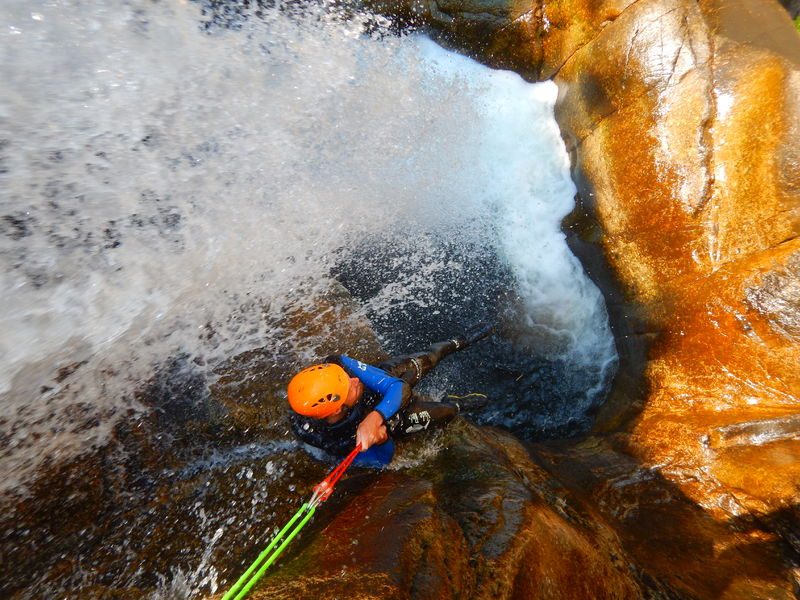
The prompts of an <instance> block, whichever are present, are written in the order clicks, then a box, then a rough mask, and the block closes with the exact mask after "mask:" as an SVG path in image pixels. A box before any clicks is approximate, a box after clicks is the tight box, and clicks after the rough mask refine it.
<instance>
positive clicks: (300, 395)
mask: <svg viewBox="0 0 800 600" xmlns="http://www.w3.org/2000/svg"><path fill="white" fill-rule="evenodd" d="M349 390H350V376H349V375H348V374H347V372H346V371H345V370H344V369H343V368H342V367H340V366H339V365H334V364H331V363H324V364H321V365H312V366H310V367H308V368H306V369H303V370H302V371H300V372H299V373H298V374H297V375H295V376H294V377H292V380H291V381H290V382H289V404H290V405H291V407H292V409H293V410H294V411H295V412H296V413H299V414H301V415H305V416H306V417H314V418H315V419H324V418H325V417H327V416H330V415H332V414H333V413H335V412H336V411H337V410H338V408H339V406H340V405H341V404H342V402H344V401H345V400H346V399H347V392H348V391H349Z"/></svg>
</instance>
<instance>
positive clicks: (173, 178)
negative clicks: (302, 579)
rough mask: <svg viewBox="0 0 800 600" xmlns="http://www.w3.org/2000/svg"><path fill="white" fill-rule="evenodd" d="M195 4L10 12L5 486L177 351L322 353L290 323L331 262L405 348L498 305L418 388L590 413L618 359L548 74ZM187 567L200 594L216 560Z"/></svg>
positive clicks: (102, 429)
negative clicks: (223, 24) (588, 259)
mask: <svg viewBox="0 0 800 600" xmlns="http://www.w3.org/2000/svg"><path fill="white" fill-rule="evenodd" d="M202 20H203V17H202V16H201V14H200V8H199V6H198V5H197V4H191V3H190V4H185V3H179V2H160V3H152V2H144V1H142V2H136V1H133V0H131V1H123V0H119V1H112V0H107V1H104V2H93V3H84V2H78V1H74V2H70V1H66V0H65V1H52V2H49V1H44V0H39V1H35V2H31V1H30V0H24V1H23V0H8V1H6V2H4V3H3V6H2V7H0V53H2V62H1V63H0V78H2V81H3V84H2V87H0V182H1V183H2V188H1V189H0V262H2V266H3V268H2V273H1V274H0V277H2V279H1V280H0V294H2V302H3V306H4V311H3V313H2V316H0V320H1V321H0V327H2V334H1V335H0V355H1V356H2V361H0V394H2V400H1V401H2V405H3V413H2V417H0V472H2V474H3V478H2V489H3V491H4V492H5V493H12V492H13V493H19V490H21V489H24V487H25V485H26V483H27V482H28V481H29V480H31V479H35V477H36V475H37V473H38V472H39V470H40V469H41V467H42V465H43V464H48V465H52V464H53V463H57V462H58V461H61V460H67V459H69V458H70V457H73V456H77V455H80V454H81V453H83V452H86V451H88V450H89V449H90V448H97V447H100V446H102V445H103V444H105V443H106V442H107V441H108V440H109V438H110V436H111V432H112V430H113V428H114V427H115V425H117V424H119V423H120V422H121V421H124V420H126V419H132V418H133V417H132V416H131V415H134V414H136V412H137V411H140V410H144V409H143V407H141V406H139V405H138V403H137V401H136V400H135V392H136V391H137V390H138V389H140V388H141V387H142V386H143V384H144V383H145V382H147V381H150V380H151V378H152V377H153V374H154V373H155V372H157V370H158V369H159V365H163V364H164V363H166V362H167V361H168V360H170V358H171V357H175V356H180V357H182V360H183V361H185V362H186V363H189V364H191V365H192V369H193V370H194V372H199V373H200V374H201V381H202V382H203V383H202V385H203V386H207V385H208V384H209V383H210V382H212V381H213V380H214V370H215V369H216V368H217V367H218V366H219V365H220V364H222V363H223V362H224V361H225V360H227V359H229V358H231V357H233V356H235V355H237V354H240V353H242V352H245V351H248V350H251V349H254V348H261V349H263V350H262V351H263V352H265V353H266V354H267V355H270V356H272V357H273V359H274V361H275V362H279V361H283V360H286V358H285V357H287V356H288V357H290V359H291V360H293V361H301V360H309V359H311V358H313V356H312V354H313V353H312V352H311V351H310V350H309V349H310V348H312V347H313V340H309V339H307V338H303V337H301V336H297V335H295V332H293V331H292V330H291V329H287V328H286V327H285V326H284V325H279V324H278V323H280V316H281V315H284V314H285V313H286V312H287V311H289V310H293V309H298V308H300V309H302V308H304V307H307V308H309V309H311V307H313V306H314V305H315V303H316V302H317V299H318V298H319V297H320V296H321V295H324V294H325V293H326V292H327V291H328V290H329V289H330V288H331V285H332V282H333V280H334V279H337V280H338V281H340V282H341V283H343V284H344V285H345V287H347V288H348V289H349V291H350V292H351V293H352V294H353V296H354V297H355V298H356V299H357V300H358V301H359V302H360V306H361V309H360V310H359V311H358V312H357V313H356V315H355V317H361V316H364V315H366V316H368V317H369V318H370V320H371V321H372V322H373V324H374V326H375V329H376V331H377V332H378V334H379V336H380V337H381V338H382V339H383V341H384V342H385V345H386V347H387V348H388V349H389V350H411V349H413V346H420V345H422V344H423V342H428V341H434V340H435V339H436V338H438V337H440V336H446V335H449V334H451V333H456V332H455V331H453V329H455V328H458V327H464V326H466V325H469V324H470V323H471V322H473V321H475V320H477V319H478V318H490V319H492V320H495V321H498V322H501V323H502V328H501V329H502V335H501V336H499V339H497V340H495V341H494V342H493V343H492V345H487V346H486V349H485V350H483V351H482V354H479V355H475V356H479V357H480V360H479V361H478V362H479V363H480V365H481V366H480V368H477V369H462V370H461V371H458V370H457V367H452V368H451V370H449V371H448V370H447V369H445V370H443V371H442V374H437V376H438V379H436V378H434V379H433V380H432V383H431V384H430V386H431V387H432V388H433V389H434V390H435V391H436V390H446V389H448V388H450V387H452V386H453V385H455V384H456V383H458V382H461V383H463V384H464V385H465V386H467V387H469V386H484V387H483V388H482V389H490V390H491V391H492V394H493V395H494V396H495V398H496V400H497V402H496V404H495V405H493V406H491V407H489V409H487V410H486V411H485V412H484V413H482V414H481V415H479V418H480V419H481V420H483V421H488V422H492V423H497V424H501V425H506V426H509V427H512V428H514V429H515V430H518V431H520V432H522V433H523V434H530V435H535V434H536V432H540V433H541V432H548V431H550V432H552V431H558V430H559V427H561V426H563V425H564V424H566V423H572V424H573V425H575V426H578V427H579V426H583V425H585V424H586V423H587V422H588V420H587V417H586V414H587V412H588V411H589V410H590V409H591V408H592V407H593V406H596V405H597V403H598V402H600V401H601V399H602V394H603V391H604V388H605V386H606V384H607V382H608V380H609V378H610V376H611V374H612V372H613V368H614V365H615V360H616V357H615V352H614V347H613V340H612V338H611V334H610V331H609V329H608V325H607V318H606V315H605V308H604V305H603V302H602V298H601V296H600V294H599V293H598V291H597V290H596V288H595V287H594V286H593V285H592V284H591V283H590V282H589V280H588V279H587V278H586V277H585V275H584V274H583V272H582V270H581V268H580V265H579V263H578V262H577V260H576V259H575V258H574V257H573V256H572V255H571V254H570V252H569V250H568V249H567V246H566V243H565V241H564V236H563V234H562V233H561V231H560V221H561V219H562V218H563V217H564V216H565V215H566V214H567V213H568V212H569V211H570V210H571V209H572V206H573V196H574V192H575V190H574V187H573V185H572V183H571V181H570V179H569V171H568V167H569V165H568V158H567V156H566V153H565V151H564V148H563V145H562V143H561V140H560V137H559V133H558V128H557V126H556V124H555V121H554V120H553V117H552V106H553V103H554V101H555V92H556V90H555V86H554V85H553V84H550V83H547V84H537V85H531V84H527V83H525V82H523V81H522V80H521V79H520V78H519V77H517V76H515V75H513V74H509V73H502V72H496V71H491V70H489V69H487V68H484V67H481V66H479V65H477V64H475V63H473V62H471V61H469V60H468V59H466V58H463V57H460V56H456V55H453V54H451V53H447V52H445V51H444V50H442V49H440V48H438V47H437V46H436V45H434V44H433V43H432V42H430V41H428V40H427V39H425V38H424V37H418V36H405V37H397V36H393V35H390V34H389V33H388V29H387V28H386V26H387V24H386V23H385V22H383V21H382V20H381V19H380V18H378V17H375V16H373V15H366V14H360V13H357V12H356V13H352V12H349V13H348V14H347V17H346V18H345V15H344V14H343V12H342V11H340V10H336V9H334V8H333V6H332V5H325V4H324V3H323V4H320V5H313V6H304V7H302V8H301V7H298V6H297V5H296V4H295V5H291V7H290V5H281V4H275V5H273V6H272V7H270V8H264V7H262V8H261V9H260V10H259V14H258V18H250V19H246V20H244V21H238V22H237V27H236V28H234V29H235V30H231V29H227V28H217V27H210V28H209V27H202V26H201V25H200V23H201V21H202ZM367 32H371V33H367ZM347 350H348V349H347V348H341V351H347ZM452 369H456V370H452ZM467 371H469V372H467ZM487 380H490V381H488V383H487ZM464 382H466V383H464ZM486 386H488V388H487V387H486ZM166 401H167V402H169V401H170V398H169V397H168V398H167V399H166ZM190 408H191V407H190ZM254 442H258V443H267V442H265V441H264V440H254ZM268 443H272V442H271V441H270V442H268ZM280 472H282V471H281V470H280V469H278V470H277V473H278V474H279V473H280ZM276 477H277V475H276ZM217 516H218V518H219V521H218V522H213V523H212V522H209V523H207V524H206V522H205V520H206V513H203V525H202V527H201V528H200V529H202V530H205V531H208V532H209V533H208V535H207V539H208V540H214V541H213V543H212V542H209V543H210V544H211V546H213V544H214V543H216V540H218V539H219V536H218V533H217V532H218V527H217V526H218V525H219V523H220V522H224V521H225V518H226V516H225V515H224V514H219V515H217ZM214 536H217V537H214ZM206 558H207V557H206ZM200 560H201V559H200V557H197V561H200ZM203 560H204V561H205V562H207V560H206V559H203ZM197 561H196V562H197ZM205 562H203V564H205ZM195 566H196V569H194V570H193V571H192V572H194V573H195V576H192V577H189V579H188V587H189V588H190V589H191V590H195V591H196V590H199V589H203V588H204V586H209V585H211V583H210V582H211V581H212V579H213V578H209V576H208V575H207V573H206V571H204V569H206V567H207V565H206V566H202V565H201V566H197V565H195ZM201 567H202V568H201ZM168 573H169V571H168V570H165V571H163V574H164V575H168ZM203 573H206V574H205V575H203V576H201V575H202V574H203ZM206 589H207V588H206Z"/></svg>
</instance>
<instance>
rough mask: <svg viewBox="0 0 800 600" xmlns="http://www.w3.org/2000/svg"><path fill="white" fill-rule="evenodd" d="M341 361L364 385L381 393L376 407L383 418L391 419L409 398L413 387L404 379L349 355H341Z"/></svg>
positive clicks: (339, 357)
mask: <svg viewBox="0 0 800 600" xmlns="http://www.w3.org/2000/svg"><path fill="white" fill-rule="evenodd" d="M337 358H338V359H339V363H340V364H341V365H342V367H344V369H345V370H346V371H347V372H348V373H350V374H351V375H352V376H353V377H358V379H360V380H361V383H363V384H364V386H365V387H366V388H367V389H369V390H371V391H373V392H375V393H376V394H380V395H381V396H382V399H381V401H380V402H378V405H377V406H376V407H375V410H377V411H378V412H379V413H380V414H381V416H382V417H383V420H384V421H386V420H389V419H391V418H392V417H393V416H395V415H396V414H397V411H399V410H400V409H401V408H402V407H403V401H404V400H406V399H407V398H409V396H410V394H411V388H410V387H409V385H408V384H407V383H405V382H404V381H403V380H402V379H397V378H396V377H392V376H391V375H389V374H388V373H387V372H386V371H382V370H381V369H379V368H377V367H373V366H371V365H368V364H365V363H362V362H361V361H358V360H353V359H352V358H350V357H349V356H344V355H339V356H338V357H337Z"/></svg>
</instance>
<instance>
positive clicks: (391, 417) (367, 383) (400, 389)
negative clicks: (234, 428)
mask: <svg viewBox="0 0 800 600" xmlns="http://www.w3.org/2000/svg"><path fill="white" fill-rule="evenodd" d="M492 332H493V328H492V326H491V325H487V324H483V323H481V324H479V325H476V326H474V327H472V328H471V329H469V330H468V331H467V332H466V333H464V335H462V336H460V337H457V338H454V339H451V340H447V341H444V342H439V343H437V344H433V345H432V346H431V347H430V348H428V350H427V351H425V352H419V353H416V354H410V355H404V356H398V357H393V358H390V359H388V360H386V361H384V362H381V363H379V364H377V365H375V366H373V365H368V364H366V363H363V362H361V361H358V360H354V359H352V358H350V357H348V356H345V355H343V354H342V355H334V356H330V357H328V358H327V359H326V360H325V362H323V363H320V364H315V365H312V366H310V367H307V368H306V369H303V370H302V371H300V372H299V373H297V374H296V375H295V376H294V377H293V378H292V380H291V381H290V382H289V386H288V396H289V405H290V406H291V408H292V410H293V412H292V413H291V415H290V420H291V423H292V429H293V430H294V432H295V434H296V435H297V437H298V438H300V439H301V440H302V441H303V442H305V443H306V444H308V445H310V446H313V447H315V448H319V449H321V450H323V451H325V452H327V453H328V454H330V455H332V456H334V457H341V456H346V455H347V454H348V453H349V452H350V451H352V450H353V448H354V447H355V446H356V445H357V444H360V445H361V452H360V454H359V455H358V456H357V458H356V460H355V461H354V462H353V464H356V465H361V466H375V467H380V466H385V465H387V464H389V462H391V460H392V456H393V455H394V442H393V438H396V437H400V436H404V435H408V434H412V433H416V432H419V431H425V430H427V429H430V428H432V427H436V426H441V425H444V424H446V423H448V422H449V421H450V420H452V419H453V417H455V416H456V415H457V414H459V412H461V410H462V408H463V406H462V403H463V400H458V399H454V400H450V397H449V398H448V400H447V401H442V402H435V401H433V400H431V399H430V398H426V397H424V396H421V395H418V394H417V393H416V392H414V391H413V387H414V386H415V385H416V384H417V383H419V381H420V380H421V379H422V378H423V377H424V376H425V374H426V373H428V372H429V371H430V370H431V369H433V368H434V367H435V366H436V365H437V364H438V363H439V361H441V360H442V359H443V358H444V357H445V356H448V355H449V354H452V353H453V352H456V351H457V350H463V349H464V348H467V347H468V346H470V345H471V344H473V343H475V342H477V341H478V340H481V339H483V338H485V337H487V336H489V335H491V333H492ZM465 399H467V400H468V401H470V404H471V407H474V404H478V403H480V404H482V403H483V400H485V396H483V395H482V394H470V395H469V396H467V397H465Z"/></svg>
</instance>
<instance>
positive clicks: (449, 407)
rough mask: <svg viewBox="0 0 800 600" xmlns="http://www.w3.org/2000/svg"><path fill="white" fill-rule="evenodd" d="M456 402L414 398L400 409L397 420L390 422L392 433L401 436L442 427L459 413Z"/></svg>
mask: <svg viewBox="0 0 800 600" xmlns="http://www.w3.org/2000/svg"><path fill="white" fill-rule="evenodd" d="M459 411H460V407H459V405H458V403H456V402H433V401H432V400H421V399H419V398H416V397H415V398H414V399H413V400H412V401H411V404H409V405H408V407H407V408H405V409H404V410H402V411H400V413H399V414H398V415H397V416H398V417H400V418H399V419H398V420H397V422H395V423H392V424H390V427H391V432H392V435H394V436H403V435H408V434H410V433H416V432H417V431H425V430H426V429H430V428H433V427H442V426H444V425H446V424H447V423H449V422H450V421H452V420H453V418H454V417H455V416H456V415H457V414H458V413H459Z"/></svg>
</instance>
